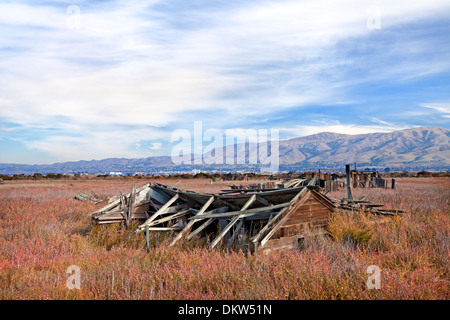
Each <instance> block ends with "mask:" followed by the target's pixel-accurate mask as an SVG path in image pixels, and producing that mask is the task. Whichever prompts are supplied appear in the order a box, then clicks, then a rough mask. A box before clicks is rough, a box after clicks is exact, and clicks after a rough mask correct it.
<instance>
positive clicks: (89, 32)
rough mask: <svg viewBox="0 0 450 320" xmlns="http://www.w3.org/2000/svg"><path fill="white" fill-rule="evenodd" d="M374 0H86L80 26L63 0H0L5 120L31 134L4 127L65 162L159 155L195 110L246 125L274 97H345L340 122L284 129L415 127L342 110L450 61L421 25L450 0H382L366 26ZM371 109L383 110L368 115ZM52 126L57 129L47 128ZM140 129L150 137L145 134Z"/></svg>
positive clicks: (216, 120) (432, 23)
mask: <svg viewBox="0 0 450 320" xmlns="http://www.w3.org/2000/svg"><path fill="white" fill-rule="evenodd" d="M370 5H372V2H371V1H359V2H356V3H355V2H354V1H346V0H342V1H335V2H332V3H329V2H325V1H301V2H299V1H264V2H259V1H245V2H237V3H232V4H230V3H229V2H226V3H225V2H216V3H215V4H212V3H209V2H205V3H204V4H201V5H197V6H195V5H194V4H186V3H185V2H183V3H181V2H179V1H164V2H163V1H145V2H144V1H126V2H125V1H108V2H105V3H104V4H100V3H95V4H92V3H88V2H79V4H78V6H79V8H80V16H79V18H80V20H79V21H80V25H79V26H80V27H79V28H76V29H74V30H71V29H70V28H68V21H69V19H71V18H72V17H71V16H69V15H67V12H66V9H67V7H65V6H61V5H55V4H52V3H51V2H48V3H43V4H41V5H39V4H35V3H34V2H29V1H19V2H5V3H2V4H0V24H1V27H2V28H1V30H2V31H0V44H1V47H0V120H1V122H2V123H12V124H15V125H17V126H18V128H23V130H27V131H28V132H31V133H35V135H34V138H33V139H30V138H28V137H25V136H26V134H24V132H21V133H20V134H18V133H17V132H20V131H21V130H20V129H17V130H15V131H14V134H13V133H9V132H11V131H8V130H7V129H6V128H2V134H1V136H3V137H4V139H10V140H11V139H16V140H18V141H20V142H21V143H22V144H23V146H24V148H27V150H29V151H30V153H32V152H33V151H34V150H39V151H42V152H44V153H47V154H48V155H49V157H52V158H53V159H55V160H58V161H59V160H79V159H92V158H105V157H110V156H114V155H117V156H128V157H135V156H146V155H148V156H150V155H152V153H151V152H153V151H155V152H156V151H161V150H163V148H162V147H161V141H169V140H170V132H171V130H175V129H177V128H179V127H180V126H181V127H183V126H191V125H192V122H193V121H194V120H204V121H205V122H207V123H208V125H209V126H210V127H212V128H214V127H215V128H219V129H224V128H233V127H237V126H241V127H242V126H243V125H244V124H247V125H249V124H251V123H252V120H253V119H255V117H256V118H263V117H264V116H265V115H269V114H270V115H271V116H272V115H273V113H274V110H275V111H276V112H278V113H279V115H280V116H281V117H283V113H285V112H289V110H292V109H293V108H295V109H297V110H299V112H305V114H308V113H312V112H314V110H315V108H316V106H323V105H330V106H332V105H333V106H334V108H335V109H339V110H343V111H342V112H341V113H338V112H334V113H333V116H330V115H329V116H328V117H334V122H331V123H335V125H332V124H331V125H330V126H327V127H324V126H322V125H320V124H318V125H317V126H313V125H311V124H310V123H301V124H299V125H293V126H292V127H290V128H285V129H286V130H287V132H289V130H291V131H290V132H300V131H302V132H312V133H315V132H316V131H317V130H322V129H323V130H326V131H332V130H338V131H339V130H340V131H342V132H348V133H351V132H353V133H362V132H364V133H365V132H367V130H394V129H395V128H397V127H408V126H409V125H411V123H409V124H407V123H403V124H399V125H397V127H393V126H392V125H391V121H386V120H389V119H381V118H382V117H380V115H376V116H373V114H368V115H361V116H360V117H355V119H354V121H355V123H345V122H344V121H345V120H344V119H345V118H346V116H345V110H347V106H348V104H350V105H351V104H354V103H355V102H354V101H362V103H364V102H367V101H369V102H370V103H371V104H373V103H375V102H376V100H377V99H380V98H379V96H377V95H374V94H372V93H368V94H367V95H366V96H364V97H363V98H362V99H361V96H360V94H357V95H355V94H354V93H353V92H354V91H360V88H363V87H368V88H370V87H371V86H379V85H380V83H383V84H385V83H393V84H394V85H402V84H405V83H411V82H414V81H418V80H417V79H423V78H427V77H433V76H434V75H439V74H443V73H448V72H449V70H450V62H449V61H448V59H445V57H446V56H448V53H449V47H448V45H442V46H441V47H439V49H437V50H434V51H432V50H431V49H430V47H431V46H432V45H435V44H436V43H438V42H440V41H441V40H442V38H443V36H442V35H439V34H436V35H428V36H425V35H426V34H425V35H424V34H416V33H415V32H413V31H412V30H413V28H417V25H416V24H419V26H420V27H422V26H425V27H426V28H425V29H424V30H435V29H436V28H438V29H439V27H438V26H436V24H437V22H439V21H442V19H445V18H449V14H448V12H450V10H448V9H450V6H449V4H448V2H447V1H440V0H437V1H431V2H425V1H412V2H408V3H407V4H406V3H400V2H396V3H393V2H392V1H377V6H378V7H379V8H380V9H381V10H380V12H381V14H382V15H381V21H382V25H381V26H382V29H381V30H370V29H368V28H367V26H366V20H367V8H368V7H369V6H370ZM67 6H68V5H67ZM446 12H447V13H446ZM439 30H440V29H439ZM430 54H431V55H432V56H433V59H430V58H429V56H430ZM393 62H395V63H393ZM387 66H388V67H387ZM383 94H385V92H383ZM345 101H347V102H345ZM349 101H350V102H349ZM421 101H424V100H421ZM342 102H344V103H342ZM411 103H416V105H417V104H418V103H419V101H416V102H414V101H412V102H411ZM392 108H394V106H393V107H392ZM399 108H400V107H399ZM330 110H331V109H330ZM447 116H448V115H447ZM444 117H446V114H444ZM367 119H377V120H374V121H371V123H367V124H364V123H363V122H364V121H367ZM336 123H337V124H336ZM252 125H254V126H257V125H263V124H261V123H258V122H254V123H253V124H252ZM264 125H265V126H266V127H267V126H277V125H278V124H274V123H271V121H270V120H269V121H266V123H265V124H264ZM130 126H131V127H133V129H131V130H130ZM302 126H303V129H301V130H300V129H298V127H302ZM42 127H44V128H46V129H49V130H50V131H51V130H54V134H51V133H49V132H48V131H47V133H46V134H39V132H41V131H40V130H41V129H42ZM372 132H373V131H372ZM142 140H144V141H151V140H154V141H153V142H149V143H153V144H149V145H148V146H147V147H144V146H143V145H145V144H139V141H142ZM156 140H158V141H156ZM155 141H156V142H155ZM136 145H138V146H140V147H141V148H135V146H136ZM149 150H150V151H151V152H150V153H149ZM17 161H18V162H23V161H24V160H23V159H18V160H17ZM0 162H1V157H0Z"/></svg>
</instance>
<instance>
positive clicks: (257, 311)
mask: <svg viewBox="0 0 450 320" xmlns="http://www.w3.org/2000/svg"><path fill="white" fill-rule="evenodd" d="M178 314H179V315H200V316H205V317H206V318H208V317H209V316H211V314H222V315H238V314H239V315H270V314H272V306H271V305H260V304H231V305H228V304H224V305H222V308H214V307H202V306H195V307H193V306H189V305H188V304H185V305H184V306H182V307H179V308H178Z"/></svg>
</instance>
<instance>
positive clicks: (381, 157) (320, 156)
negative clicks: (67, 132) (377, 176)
mask: <svg viewBox="0 0 450 320" xmlns="http://www.w3.org/2000/svg"><path fill="white" fill-rule="evenodd" d="M236 148H237V149H239V145H237V146H236ZM241 148H242V146H241ZM248 149H249V148H248V145H247V148H246V157H249V152H250V151H248ZM210 154H211V153H209V154H205V155H204V157H203V158H204V159H207V158H208V156H210ZM252 155H253V156H256V155H255V154H252ZM191 156H192V157H194V155H191ZM236 156H237V155H235V159H236ZM355 162H356V163H359V164H362V165H366V166H378V167H402V166H403V167H405V166H416V167H420V166H423V167H430V168H447V169H448V168H449V167H450V130H447V129H445V128H440V127H416V128H411V129H404V130H399V131H392V132H387V133H384V132H375V133H367V134H356V135H350V134H341V133H334V132H321V133H317V134H313V135H309V136H304V137H296V138H291V139H286V140H281V141H280V142H279V163H280V167H283V166H284V167H292V166H295V165H298V166H299V169H302V168H300V167H305V168H306V167H308V166H312V167H314V166H315V165H320V166H322V167H323V166H325V167H326V166H330V167H336V168H337V167H342V166H343V164H345V163H355ZM201 166H202V165H200V167H201ZM203 166H204V165H203ZM231 166H233V165H231ZM194 167H199V166H198V165H197V166H194V165H184V166H183V165H182V166H181V167H180V166H176V165H175V164H173V163H172V159H171V157H170V156H154V157H146V158H135V159H128V158H107V159H101V160H80V161H69V162H57V163H53V164H43V165H24V164H14V163H12V164H11V163H9V164H6V163H0V174H20V173H24V174H33V173H50V172H51V173H80V172H86V173H109V172H115V171H120V172H123V171H126V172H132V173H134V172H154V171H162V172H163V171H167V172H169V171H173V170H174V169H176V170H192V168H194ZM219 167H220V168H222V167H223V165H209V167H208V169H210V170H214V169H217V168H219ZM240 167H242V166H240ZM243 167H245V165H243ZM124 173H125V172H124Z"/></svg>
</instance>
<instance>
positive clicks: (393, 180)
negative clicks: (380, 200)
mask: <svg viewBox="0 0 450 320" xmlns="http://www.w3.org/2000/svg"><path fill="white" fill-rule="evenodd" d="M392 189H395V179H392Z"/></svg>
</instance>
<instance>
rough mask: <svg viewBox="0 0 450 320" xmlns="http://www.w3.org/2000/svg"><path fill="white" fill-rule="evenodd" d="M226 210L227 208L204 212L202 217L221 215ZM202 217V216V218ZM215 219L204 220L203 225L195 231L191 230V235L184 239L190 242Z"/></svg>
mask: <svg viewBox="0 0 450 320" xmlns="http://www.w3.org/2000/svg"><path fill="white" fill-rule="evenodd" d="M227 210H228V207H220V208H217V209H214V210H211V211H208V212H205V213H204V214H203V215H206V214H213V213H223V212H226V211H227ZM203 215H202V216H203ZM215 220H216V219H215V218H209V219H208V220H206V221H205V222H204V223H203V224H201V225H200V226H199V227H198V228H197V229H195V230H193V231H192V232H191V233H189V234H188V235H187V237H186V239H187V240H191V239H192V238H193V237H194V236H195V235H196V234H198V233H199V232H201V231H202V230H204V229H205V228H206V227H207V226H209V225H210V224H211V223H213V222H214V221H215Z"/></svg>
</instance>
